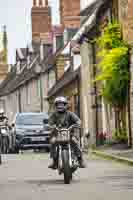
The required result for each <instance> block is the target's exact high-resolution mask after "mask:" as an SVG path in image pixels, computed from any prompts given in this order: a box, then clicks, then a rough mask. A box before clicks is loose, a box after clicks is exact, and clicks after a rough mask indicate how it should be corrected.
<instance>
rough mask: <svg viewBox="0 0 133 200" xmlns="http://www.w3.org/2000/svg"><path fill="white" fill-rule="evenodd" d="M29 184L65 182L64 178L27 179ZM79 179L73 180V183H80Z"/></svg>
mask: <svg viewBox="0 0 133 200" xmlns="http://www.w3.org/2000/svg"><path fill="white" fill-rule="evenodd" d="M25 182H26V183H28V184H33V185H37V186H43V185H63V184H64V180H63V178H62V179H58V180H56V179H49V180H48V179H47V180H27V181H25ZM79 182H80V181H79V180H72V183H74V184H75V183H79Z"/></svg>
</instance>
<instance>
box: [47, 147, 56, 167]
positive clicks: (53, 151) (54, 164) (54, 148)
mask: <svg viewBox="0 0 133 200" xmlns="http://www.w3.org/2000/svg"><path fill="white" fill-rule="evenodd" d="M50 157H51V159H52V163H51V164H50V165H49V166H48V168H51V169H56V168H57V154H56V144H51V148H50Z"/></svg>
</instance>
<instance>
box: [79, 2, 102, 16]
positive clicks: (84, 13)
mask: <svg viewBox="0 0 133 200" xmlns="http://www.w3.org/2000/svg"><path fill="white" fill-rule="evenodd" d="M99 1H101V0H89V1H88V4H87V6H86V7H85V8H84V9H82V10H81V12H80V16H88V15H89V14H90V12H92V10H93V8H94V6H95V5H96V4H97V3H98V2H99Z"/></svg>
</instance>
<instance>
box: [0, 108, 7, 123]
mask: <svg viewBox="0 0 133 200" xmlns="http://www.w3.org/2000/svg"><path fill="white" fill-rule="evenodd" d="M0 126H8V118H7V117H6V116H5V112H4V110H3V109H0Z"/></svg>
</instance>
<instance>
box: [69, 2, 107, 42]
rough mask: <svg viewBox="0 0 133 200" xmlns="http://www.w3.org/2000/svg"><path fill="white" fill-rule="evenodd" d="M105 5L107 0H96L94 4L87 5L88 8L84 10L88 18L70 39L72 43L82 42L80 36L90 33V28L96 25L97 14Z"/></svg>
mask: <svg viewBox="0 0 133 200" xmlns="http://www.w3.org/2000/svg"><path fill="white" fill-rule="evenodd" d="M105 3H108V0H96V1H95V2H93V4H91V5H89V7H87V8H86V12H88V14H89V16H88V17H87V20H86V21H85V22H84V24H83V25H82V26H81V28H80V29H79V31H78V32H77V33H76V34H75V36H74V37H73V38H72V43H73V42H76V43H78V42H80V41H81V40H82V36H83V35H84V34H85V33H88V32H91V30H92V28H93V27H94V26H95V25H96V20H97V14H98V13H99V10H100V9H101V8H102V6H104V4H105ZM108 4H109V3H108Z"/></svg>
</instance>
